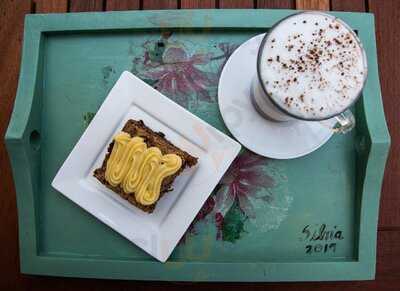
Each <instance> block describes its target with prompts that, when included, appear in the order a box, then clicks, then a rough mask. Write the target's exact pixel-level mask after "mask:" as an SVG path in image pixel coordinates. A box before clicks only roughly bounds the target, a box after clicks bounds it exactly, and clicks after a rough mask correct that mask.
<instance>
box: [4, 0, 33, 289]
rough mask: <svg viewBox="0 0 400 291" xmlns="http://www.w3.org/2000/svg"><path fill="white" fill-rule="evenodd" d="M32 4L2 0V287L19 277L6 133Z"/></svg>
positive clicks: (13, 285)
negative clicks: (26, 16)
mask: <svg viewBox="0 0 400 291" xmlns="http://www.w3.org/2000/svg"><path fill="white" fill-rule="evenodd" d="M32 8H33V6H32V3H31V2H30V1H12V0H3V1H0V43H1V45H0V78H1V82H0V92H1V96H0V137H1V138H0V177H1V182H0V194H1V199H0V221H1V227H0V241H1V248H0V257H1V260H0V272H1V274H2V279H1V280H0V290H14V289H15V287H16V285H17V284H18V278H19V257H18V231H17V224H18V220H17V205H16V199H15V197H16V194H15V188H14V181H13V178H12V174H11V165H10V162H9V159H8V155H7V152H6V148H5V145H4V139H3V137H4V135H5V132H6V129H7V126H8V122H9V120H10V116H11V111H12V108H13V105H14V99H15V93H16V90H17V83H18V75H19V68H20V58H21V45H22V38H23V26H24V17H25V14H27V13H30V12H31V9H32Z"/></svg>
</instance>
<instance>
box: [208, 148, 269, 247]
mask: <svg viewBox="0 0 400 291" xmlns="http://www.w3.org/2000/svg"><path fill="white" fill-rule="evenodd" d="M265 166H266V159H265V158H263V157H261V156H259V155H256V154H253V153H251V152H248V151H245V152H243V153H242V154H241V155H239V156H238V157H237V158H236V159H235V161H234V162H233V163H232V165H231V166H230V168H229V169H228V171H227V172H226V173H225V175H224V177H223V178H222V180H221V182H220V184H219V189H218V191H217V192H216V194H215V196H214V199H215V207H214V211H213V212H214V215H215V223H216V226H217V229H218V234H217V238H222V239H223V234H224V232H223V230H224V226H225V225H226V224H227V223H229V221H227V220H226V218H229V219H231V218H233V217H232V208H235V207H236V208H237V210H239V211H236V216H238V215H240V216H242V217H243V219H247V218H250V219H254V218H255V217H256V215H255V211H254V207H253V203H254V202H252V201H256V200H261V201H263V202H267V203H269V202H271V200H272V195H271V194H270V193H269V192H268V191H267V194H260V193H261V192H260V191H259V190H260V189H265V188H267V189H268V188H272V187H273V186H274V180H273V179H272V178H271V177H270V176H269V175H267V174H266V173H265V172H264V170H263V169H264V167H265ZM263 193H265V191H263ZM235 219H237V217H236V218H235Z"/></svg>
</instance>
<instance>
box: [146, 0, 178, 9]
mask: <svg viewBox="0 0 400 291" xmlns="http://www.w3.org/2000/svg"><path fill="white" fill-rule="evenodd" d="M177 8H178V1H177V0H143V9H177Z"/></svg>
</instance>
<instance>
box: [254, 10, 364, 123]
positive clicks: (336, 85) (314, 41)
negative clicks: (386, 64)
mask: <svg viewBox="0 0 400 291" xmlns="http://www.w3.org/2000/svg"><path fill="white" fill-rule="evenodd" d="M262 45H263V47H261V48H260V50H261V51H260V60H259V64H258V66H259V67H258V69H259V76H260V79H261V82H262V84H263V87H264V89H265V91H266V93H267V94H268V95H269V96H270V98H271V100H272V102H273V103H275V105H277V106H278V107H280V108H281V109H282V110H283V111H285V112H286V113H289V114H290V115H292V116H294V117H298V118H301V119H308V120H313V119H325V118H329V117H332V116H335V115H338V114H340V113H341V112H343V111H344V110H345V109H347V108H348V107H349V106H350V105H351V104H353V102H354V101H355V100H356V99H357V98H358V96H359V94H360V93H361V90H362V88H363V85H364V81H365V78H366V74H367V63H366V57H365V52H364V49H363V48H362V46H361V44H360V41H359V40H358V38H357V36H356V35H355V33H354V32H353V31H352V30H351V29H350V28H349V27H348V26H347V25H346V24H345V23H343V22H342V21H341V20H339V19H337V18H335V17H334V16H330V15H326V14H320V13H313V12H307V13H301V14H296V15H293V16H290V17H288V18H286V19H284V20H283V21H281V22H280V23H279V24H277V25H276V26H275V27H274V29H273V30H272V31H271V33H270V34H268V36H267V37H266V39H265V42H264V43H263V44H262Z"/></svg>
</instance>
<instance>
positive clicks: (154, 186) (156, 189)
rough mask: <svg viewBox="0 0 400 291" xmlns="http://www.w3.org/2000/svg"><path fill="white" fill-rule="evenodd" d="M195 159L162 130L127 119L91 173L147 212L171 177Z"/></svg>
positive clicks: (169, 184) (155, 202)
mask: <svg viewBox="0 0 400 291" xmlns="http://www.w3.org/2000/svg"><path fill="white" fill-rule="evenodd" d="M196 163H197V158H196V157H193V156H192V155H190V154H189V153H187V152H185V151H183V150H181V149H180V148H178V147H176V146H175V145H173V144H172V143H171V142H170V141H168V140H167V139H166V138H165V136H164V134H163V133H162V132H154V131H153V130H151V129H150V128H149V127H147V126H146V125H145V124H144V122H143V121H142V120H139V121H136V120H132V119H130V120H128V121H127V122H126V124H125V125H124V127H123V129H122V131H121V132H120V133H119V134H117V135H116V136H115V138H114V140H113V141H112V142H111V144H110V145H109V146H108V152H107V154H106V156H105V158H104V161H103V164H102V166H101V167H100V168H98V169H96V170H95V171H94V177H96V178H97V179H98V180H99V181H100V182H101V183H102V184H104V185H105V186H106V187H108V188H109V189H111V190H112V191H114V192H115V193H117V194H119V195H120V196H121V197H123V198H124V199H126V200H128V201H129V202H130V203H132V204H133V205H135V206H136V207H138V208H140V209H141V210H143V211H145V212H148V213H151V212H153V210H154V208H155V207H156V204H157V201H158V200H159V199H160V198H161V196H162V195H163V194H164V193H166V192H168V191H171V190H172V184H173V182H174V180H175V178H176V177H177V176H178V175H179V174H180V173H181V172H182V171H183V170H184V169H185V168H187V167H192V166H194V165H195V164H196ZM153 200H154V201H153Z"/></svg>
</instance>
